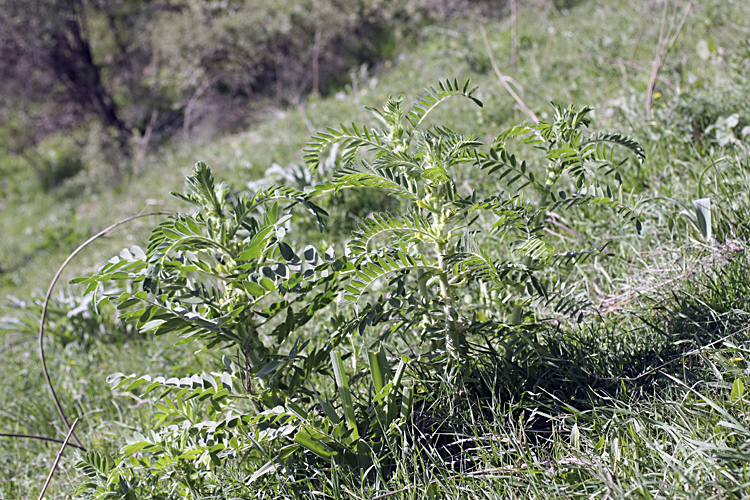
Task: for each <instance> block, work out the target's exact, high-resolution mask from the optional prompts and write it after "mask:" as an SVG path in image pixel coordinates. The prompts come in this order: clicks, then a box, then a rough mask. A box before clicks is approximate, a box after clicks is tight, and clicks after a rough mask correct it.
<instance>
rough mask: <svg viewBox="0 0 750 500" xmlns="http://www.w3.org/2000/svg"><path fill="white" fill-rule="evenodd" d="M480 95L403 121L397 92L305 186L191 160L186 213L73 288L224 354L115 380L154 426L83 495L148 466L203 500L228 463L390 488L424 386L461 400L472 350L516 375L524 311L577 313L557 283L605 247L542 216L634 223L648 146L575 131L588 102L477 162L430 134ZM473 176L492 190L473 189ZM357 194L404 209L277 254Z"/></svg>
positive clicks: (473, 144)
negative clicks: (336, 237) (332, 201)
mask: <svg viewBox="0 0 750 500" xmlns="http://www.w3.org/2000/svg"><path fill="white" fill-rule="evenodd" d="M475 92H476V88H470V86H469V82H466V84H464V85H459V84H458V82H457V81H455V80H454V81H445V82H441V83H440V85H439V88H435V87H431V88H430V89H428V90H427V91H426V95H425V96H424V97H422V98H420V99H419V100H418V101H417V102H416V103H415V105H414V106H413V107H412V108H411V109H409V110H408V111H407V110H406V109H405V108H404V106H403V99H401V98H398V99H389V100H388V102H387V103H386V104H385V106H384V107H383V108H382V110H376V109H371V111H372V112H373V114H374V116H375V117H376V118H377V119H378V120H379V122H380V125H379V126H378V127H369V126H366V125H362V126H358V125H356V124H352V125H350V126H345V125H341V126H340V127H339V128H338V129H334V128H328V129H327V130H326V131H324V132H320V133H319V134H318V135H316V136H314V137H313V138H312V140H311V142H310V143H309V144H308V149H307V154H306V157H305V158H306V161H307V164H308V165H309V167H310V169H311V171H312V172H315V171H316V169H318V168H319V167H320V164H321V158H322V154H323V152H324V151H325V150H327V148H329V147H333V146H338V147H339V148H340V154H341V156H340V166H339V167H338V168H336V169H335V170H334V171H333V173H332V174H331V175H330V176H329V177H328V178H327V179H325V180H324V182H322V183H319V184H317V185H315V186H314V187H309V186H308V189H306V190H300V189H297V188H293V187H282V186H270V187H265V188H262V189H260V190H258V191H257V192H255V193H248V192H235V191H233V190H232V189H231V188H230V187H229V186H227V185H225V184H216V182H215V181H214V178H213V176H212V175H211V172H210V169H209V168H208V166H207V165H205V164H204V163H198V164H197V165H196V167H195V169H194V173H193V175H192V176H190V177H189V178H188V187H189V191H188V193H187V194H184V195H182V194H180V195H178V196H179V197H181V198H182V199H183V200H185V201H187V202H189V203H192V204H194V205H196V206H197V208H198V210H197V211H196V212H192V213H184V214H175V215H174V216H172V217H170V218H169V220H167V221H165V222H163V223H161V224H160V225H159V226H157V227H156V228H154V230H153V232H152V234H151V237H150V239H149V243H148V246H147V248H146V249H145V250H141V249H140V248H138V247H133V248H131V249H130V250H128V251H124V252H123V253H122V254H121V255H120V256H119V257H115V258H113V259H112V260H111V261H110V262H109V263H108V264H107V265H106V266H104V267H103V268H102V269H101V270H100V272H99V273H97V274H96V275H95V276H92V277H90V278H81V279H78V280H76V281H77V282H80V283H85V284H87V289H86V292H87V293H93V292H96V291H97V290H98V289H99V288H100V286H101V285H102V284H109V283H112V282H114V283H120V282H123V281H124V282H125V283H128V284H129V286H131V288H128V289H126V291H124V292H119V291H118V293H117V294H112V293H110V294H105V296H104V298H103V300H102V301H101V302H100V303H99V305H100V306H101V305H102V304H112V305H113V306H115V307H116V308H117V309H118V310H119V311H122V316H121V318H122V319H123V320H125V321H129V322H131V323H133V324H135V327H136V328H137V330H138V331H140V332H144V333H154V334H156V335H161V334H166V333H176V334H178V335H179V336H180V337H182V340H181V342H190V341H199V342H201V344H202V346H203V348H204V349H211V348H217V347H221V348H224V349H225V352H226V357H225V367H224V371H223V372H216V373H211V374H200V375H194V376H192V377H188V378H184V379H176V378H175V379H164V378H163V377H162V378H160V377H156V378H153V377H151V376H150V375H144V376H140V377H139V376H136V375H130V376H125V375H123V374H117V375H115V376H113V378H112V379H111V382H112V384H113V386H114V387H115V388H117V389H118V390H124V391H133V390H139V391H140V393H141V396H143V397H145V396H148V395H149V394H156V392H155V391H157V389H158V392H159V394H160V395H159V396H157V397H156V398H155V400H154V404H155V405H156V407H157V408H158V413H157V415H156V420H155V429H154V430H153V431H152V432H151V433H150V435H148V436H145V435H143V436H138V437H137V438H136V439H135V440H134V441H133V442H132V443H130V444H129V445H128V446H126V447H125V448H124V449H123V450H122V453H123V455H124V456H123V458H122V459H118V461H116V462H112V461H110V460H109V459H106V458H102V457H100V456H99V455H88V456H87V457H85V458H84V459H83V460H82V461H81V462H80V464H79V468H80V469H81V470H82V471H84V472H85V473H86V474H87V475H89V477H90V478H92V482H91V483H89V484H87V485H85V486H84V490H86V491H88V492H89V493H91V494H93V495H94V496H97V495H100V496H105V495H107V494H119V495H123V494H126V493H127V491H130V490H133V488H135V487H136V485H139V486H138V488H141V487H143V488H152V487H154V486H153V485H154V483H153V478H154V471H155V470H161V471H162V476H161V477H162V478H163V479H157V480H156V481H157V483H158V482H167V483H171V486H168V487H167V486H165V487H164V489H159V488H161V486H159V487H158V488H157V490H153V489H151V490H144V492H145V491H148V492H149V493H148V494H149V495H155V496H158V494H161V493H158V491H166V489H170V488H171V489H172V490H173V491H180V492H182V493H183V494H187V493H188V492H197V491H201V492H204V493H208V492H210V491H212V492H215V491H216V490H217V489H221V488H222V486H221V484H222V483H221V480H219V477H220V476H221V477H225V476H223V475H222V474H223V472H222V469H223V468H226V467H229V466H231V467H234V466H236V467H238V468H239V470H244V471H246V473H247V475H250V479H249V482H253V481H256V480H259V479H260V478H261V477H263V476H265V475H267V474H269V473H271V472H274V471H277V472H279V471H285V472H284V474H286V475H290V476H292V477H294V476H296V475H297V474H299V473H307V472H309V468H310V467H319V468H322V469H321V470H323V471H332V470H335V469H336V468H337V467H345V468H348V469H354V470H360V471H362V472H363V476H362V478H363V479H365V480H369V479H374V478H381V479H385V478H386V477H387V476H388V474H389V470H390V465H389V464H391V463H392V459H393V458H394V457H395V456H397V455H398V454H399V453H400V452H401V450H403V449H404V447H405V446H406V441H405V439H406V435H407V432H406V429H407V424H408V422H409V418H410V415H411V412H412V408H413V405H414V401H415V399H416V398H419V399H425V400H427V401H429V399H430V397H431V396H430V394H431V393H432V390H431V387H430V383H429V382H427V380H429V379H430V378H435V377H437V378H438V379H441V378H442V379H444V380H447V381H448V383H449V384H451V386H452V387H455V388H456V389H459V390H460V389H461V387H462V386H463V382H464V378H465V377H466V376H467V374H468V373H469V372H468V371H467V368H468V367H470V366H471V363H472V358H473V357H472V353H473V352H477V349H479V343H480V342H481V343H485V344H486V345H487V347H488V348H489V349H491V350H494V351H496V352H502V353H503V355H504V356H505V359H507V360H508V361H509V362H511V363H513V362H514V361H519V360H520V359H521V358H522V357H523V356H525V352H526V347H527V346H531V345H532V343H533V341H532V340H529V339H526V338H525V331H526V330H524V329H523V328H519V325H522V324H523V323H524V322H527V321H528V318H529V317H530V316H531V315H529V311H528V309H527V306H528V305H529V304H530V303H531V302H532V301H536V303H537V304H538V305H539V306H541V307H548V309H551V310H553V311H557V312H558V313H560V314H567V315H576V316H580V314H579V313H580V309H581V307H582V306H583V305H585V301H581V300H579V299H576V298H574V297H571V296H570V295H569V294H568V291H567V290H566V289H565V287H564V286H563V285H562V281H563V280H562V278H561V277H562V276H563V275H564V273H565V269H566V266H568V265H569V264H570V263H577V262H581V261H583V260H585V259H586V258H588V257H590V256H591V255H599V254H601V253H603V252H604V247H603V246H600V245H595V244H593V243H588V244H586V245H585V246H584V247H583V248H564V249H556V248H555V246H556V245H557V244H558V242H557V241H556V240H555V239H553V237H551V236H549V234H550V233H548V232H545V231H544V229H545V228H547V227H549V226H550V225H551V224H552V222H553V220H554V219H552V218H551V217H552V214H554V213H555V212H558V211H569V212H574V211H576V210H582V211H583V214H584V216H585V214H586V213H587V211H589V210H593V209H595V208H597V207H604V208H606V209H609V210H612V211H613V212H614V213H616V214H618V215H619V218H620V219H621V220H623V221H624V222H625V223H628V222H633V223H635V225H636V227H638V228H639V229H640V221H639V220H638V215H637V212H636V208H637V207H636V205H637V204H636V203H634V200H633V199H632V197H631V199H628V197H626V196H625V195H623V190H622V186H621V177H620V173H619V168H620V167H621V166H622V165H623V164H624V163H625V162H626V161H628V159H631V158H632V159H635V161H641V160H642V159H643V156H644V154H643V150H642V149H641V148H640V146H639V145H638V143H636V142H635V141H633V140H632V139H630V138H628V137H625V136H622V135H619V134H610V133H601V132H600V133H595V134H586V133H585V132H584V129H585V127H586V126H587V125H588V123H589V120H588V118H587V114H588V113H589V112H590V111H591V108H583V109H582V110H579V111H577V110H576V109H575V108H573V107H572V106H571V107H569V108H565V107H562V106H559V105H555V113H556V114H555V120H554V121H553V122H551V123H545V122H542V123H539V124H536V125H528V124H524V125H520V126H517V127H513V128H511V129H509V130H506V131H504V132H502V133H501V134H499V135H498V136H497V138H496V139H495V140H494V141H493V143H492V145H491V146H490V147H489V148H488V149H487V151H482V150H481V149H480V148H482V144H481V143H480V142H479V141H478V140H476V139H475V138H474V137H472V136H468V137H464V136H462V135H461V134H459V133H457V132H454V131H452V130H450V129H448V128H446V127H442V126H434V127H429V128H428V127H427V126H426V123H427V122H426V120H427V118H428V117H429V116H430V113H431V112H432V111H433V110H434V109H435V108H436V107H437V106H439V105H441V104H442V103H443V102H444V101H446V100H448V99H451V98H454V97H455V98H463V99H465V100H468V101H469V102H473V103H474V104H476V105H480V106H481V105H482V103H481V102H480V101H479V100H478V99H477V98H476V96H475ZM527 145H530V146H533V147H534V148H536V149H537V150H540V151H541V152H542V153H543V156H542V157H541V158H540V159H539V160H537V161H535V162H533V163H532V162H529V163H527V162H526V161H525V160H522V159H520V158H519V157H517V156H516V154H515V153H513V152H511V150H512V149H514V148H515V147H521V146H527ZM616 150H617V151H616ZM620 150H624V152H625V154H624V155H623V154H622V153H621V152H620ZM468 168H473V169H475V171H476V172H478V173H481V174H483V175H484V176H486V177H487V178H488V180H487V181H485V182H483V183H482V184H481V185H478V186H476V187H472V186H470V185H467V184H466V183H464V182H462V179H463V178H464V177H463V173H464V171H465V170H467V169H468ZM610 179H611V180H612V183H611V184H610V183H608V182H607V181H609V180H610ZM360 189H370V190H375V191H378V192H382V193H387V194H388V195H389V196H390V197H393V198H394V199H395V200H397V204H396V205H395V206H396V208H397V209H398V211H397V212H394V213H388V212H381V213H374V214H372V215H370V216H368V217H367V218H365V219H363V220H362V221H361V222H360V224H359V227H358V229H357V230H356V231H354V232H353V233H352V234H351V239H350V240H349V242H348V244H347V250H346V255H343V256H338V257H337V256H336V255H335V252H334V250H333V248H328V249H317V248H315V247H313V246H311V245H309V246H306V247H305V248H303V249H301V250H295V249H294V248H293V247H292V245H290V243H289V242H291V241H293V240H292V239H291V238H290V237H289V235H290V234H291V233H293V231H294V230H295V229H296V227H295V225H294V224H293V223H292V222H293V221H294V219H293V213H294V211H296V210H298V209H305V210H306V211H307V212H309V213H310V214H311V215H312V216H313V218H314V219H315V220H316V221H317V223H318V224H319V225H321V226H322V225H323V223H324V221H325V217H326V216H327V214H326V212H325V211H324V210H323V209H322V208H321V207H320V206H319V205H318V204H317V203H316V201H317V199H319V198H320V197H322V196H328V195H329V194H331V193H333V194H334V195H335V194H337V193H339V192H341V191H343V190H355V191H356V190H360ZM480 189H482V190H484V189H487V190H489V193H490V194H488V195H482V194H480ZM506 190H507V191H506ZM508 192H510V193H512V194H506V193H508ZM571 218H572V217H571ZM571 230H573V229H571ZM375 329H377V330H378V331H379V333H377V334H375V335H373V334H371V333H370V332H372V331H373V330H375ZM527 340H528V341H527ZM363 358H365V359H366V362H365V363H362V362H361V360H362V359H363ZM349 364H351V368H349V366H348V365H349ZM410 366H411V367H412V369H411V370H409V367H410ZM409 371H410V372H411V373H412V374H414V373H421V374H422V376H420V377H418V378H415V377H413V375H410V374H409ZM331 379H332V380H331ZM318 387H335V388H336V392H335V393H326V392H325V391H320V390H318V389H317V388H318ZM142 453H148V455H149V456H150V457H151V458H150V459H149V458H145V457H144V456H142V455H140V454H142ZM136 454H138V455H136ZM125 457H127V458H125ZM115 464H116V465H115ZM245 485H247V484H245ZM94 490H95V491H96V494H94ZM202 494H203V493H202Z"/></svg>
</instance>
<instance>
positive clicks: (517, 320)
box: [510, 186, 551, 326]
mask: <svg viewBox="0 0 750 500" xmlns="http://www.w3.org/2000/svg"><path fill="white" fill-rule="evenodd" d="M550 189H551V186H550ZM548 196H549V191H544V192H542V199H541V200H539V207H540V209H539V211H538V212H537V214H536V216H535V217H534V219H533V220H532V223H531V225H532V226H536V224H537V222H538V221H539V220H540V219H541V218H542V217H544V212H545V211H546V209H545V207H546V206H547V197H548ZM531 264H533V261H532V260H531V257H529V256H526V257H524V259H523V265H524V267H525V268H527V269H528V268H529V267H531ZM525 283H526V282H525V281H524V287H525ZM516 291H517V292H518V293H519V295H520V294H522V293H523V288H522V287H521V285H519V286H518V288H517V289H516ZM522 321H523V307H522V305H521V301H520V300H519V301H516V302H515V303H514V304H513V310H512V312H511V315H510V324H511V325H512V326H518V325H520V324H521V322H522Z"/></svg>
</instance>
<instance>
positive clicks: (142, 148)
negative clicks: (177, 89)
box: [130, 109, 159, 189]
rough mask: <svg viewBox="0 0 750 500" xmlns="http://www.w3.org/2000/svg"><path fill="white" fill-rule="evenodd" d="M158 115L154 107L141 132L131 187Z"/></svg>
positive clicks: (140, 165) (144, 155)
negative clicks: (141, 136)
mask: <svg viewBox="0 0 750 500" xmlns="http://www.w3.org/2000/svg"><path fill="white" fill-rule="evenodd" d="M158 116H159V111H158V110H157V109H154V110H153V111H152V112H151V119H150V120H149V121H148V126H147V127H146V132H145V133H144V134H143V138H142V139H141V141H140V142H141V144H140V147H139V148H138V151H137V152H136V155H135V162H134V163H133V176H132V177H131V178H130V188H131V189H132V188H133V184H135V180H136V179H137V178H138V173H139V172H140V170H141V167H142V166H143V159H144V158H145V157H146V150H147V149H148V143H149V141H150V140H151V132H153V131H154V124H156V118H157V117H158Z"/></svg>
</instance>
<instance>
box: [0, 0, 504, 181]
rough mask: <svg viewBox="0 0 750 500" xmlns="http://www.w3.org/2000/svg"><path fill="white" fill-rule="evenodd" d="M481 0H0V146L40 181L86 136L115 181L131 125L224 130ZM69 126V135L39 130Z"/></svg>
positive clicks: (390, 51)
mask: <svg viewBox="0 0 750 500" xmlns="http://www.w3.org/2000/svg"><path fill="white" fill-rule="evenodd" d="M490 4H491V2H484V1H480V2H477V1H472V2H470V1H468V0H462V1H458V2H457V1H449V0H409V1H406V2H393V1H388V0H359V1H355V2H351V1H341V0H304V1H297V0H281V1H271V0H263V1H258V0H224V1H213V0H203V1H201V0H185V1H179V0H164V1H150V0H116V1H104V0H32V1H26V0H2V1H0V53H2V54H3V57H2V59H0V96H2V97H0V118H1V119H2V127H0V137H2V139H3V141H2V142H3V149H4V150H3V151H2V152H0V155H3V157H4V156H7V155H11V156H14V157H15V158H16V159H17V160H16V161H22V162H24V163H25V164H27V165H28V166H29V167H31V169H33V171H34V174H35V175H36V177H37V178H38V180H39V183H40V185H41V187H43V188H44V189H50V188H53V187H55V186H57V185H59V184H60V183H61V182H62V181H63V180H64V179H66V178H69V177H72V176H73V175H75V174H76V173H77V172H78V171H79V170H80V169H81V168H82V167H83V165H82V164H80V163H77V162H76V160H74V159H73V158H74V157H78V158H80V157H82V156H83V154H82V153H83V151H84V149H85V148H84V146H85V144H86V143H87V142H91V141H95V142H96V144H94V146H95V147H96V148H97V149H98V150H99V151H100V152H102V153H104V155H105V157H106V158H107V160H109V161H108V163H109V164H110V165H111V166H112V168H111V172H110V175H111V179H112V181H113V182H114V183H117V182H119V181H120V180H121V178H122V175H123V172H122V167H120V166H118V165H121V164H122V163H123V160H127V159H128V157H129V156H132V154H133V151H132V147H129V146H131V145H132V144H130V143H132V142H134V141H135V142H137V141H138V139H142V138H144V137H148V138H149V140H155V141H160V140H162V141H163V140H164V139H166V138H170V137H173V136H175V135H176V134H182V135H183V136H184V138H185V139H188V138H189V136H190V133H191V130H199V131H200V132H199V133H200V134H201V135H203V136H204V138H205V137H211V136H214V135H215V134H218V133H226V132H230V131H235V130H238V129H240V128H241V127H243V126H246V125H247V124H248V123H249V122H250V121H251V120H252V119H253V117H254V116H256V114H255V112H257V111H258V109H260V106H263V105H267V104H268V103H271V104H273V105H280V106H284V105H288V104H290V103H297V102H299V101H300V99H301V98H302V96H304V95H306V94H310V93H312V94H316V95H327V94H329V93H330V92H331V91H333V90H336V89H338V88H340V87H341V85H342V84H343V83H344V82H347V81H349V72H350V71H351V70H352V68H358V67H360V66H361V65H363V64H366V65H373V64H382V61H384V60H386V59H387V58H388V57H390V56H392V55H394V54H395V52H396V50H397V47H399V46H400V45H401V44H403V43H409V42H411V41H413V40H414V39H415V37H414V34H415V33H417V32H418V30H419V28H420V27H421V26H423V25H425V24H427V23H430V22H434V21H437V20H441V19H442V20H444V19H446V18H447V17H449V16H452V15H454V14H456V13H462V14H464V15H465V14H467V13H468V12H479V11H480V10H481V11H482V12H483V13H485V14H491V13H492V12H499V11H498V10H497V9H492V8H490ZM70 131H75V134H76V135H78V136H82V138H79V140H66V141H57V142H55V143H53V144H50V143H46V142H45V141H46V140H47V139H48V137H49V136H51V135H54V134H56V133H61V132H65V133H66V135H67V133H69V132H70ZM47 151H52V152H53V153H50V154H45V152H47ZM50 156H51V157H50ZM2 163H3V164H5V163H6V162H5V161H3V162H2ZM10 163H13V162H10Z"/></svg>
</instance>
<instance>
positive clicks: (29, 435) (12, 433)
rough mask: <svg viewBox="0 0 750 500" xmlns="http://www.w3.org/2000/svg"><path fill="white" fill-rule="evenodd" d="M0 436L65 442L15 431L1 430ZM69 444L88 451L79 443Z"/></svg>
mask: <svg viewBox="0 0 750 500" xmlns="http://www.w3.org/2000/svg"><path fill="white" fill-rule="evenodd" d="M0 437H7V438H22V439H38V440H39V441H49V442H50V443H64V442H65V441H63V440H62V439H57V438H51V437H47V436H35V435H33V434H16V433H15V432H0ZM68 446H72V447H73V448H78V449H79V450H81V451H86V450H85V449H84V448H83V447H81V446H78V445H77V444H73V443H68Z"/></svg>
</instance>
